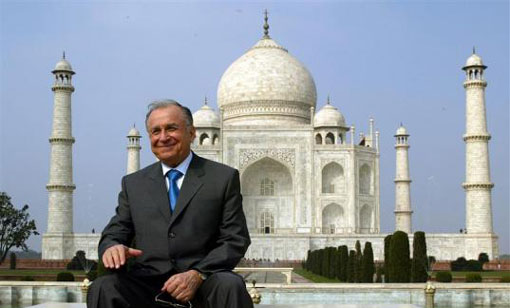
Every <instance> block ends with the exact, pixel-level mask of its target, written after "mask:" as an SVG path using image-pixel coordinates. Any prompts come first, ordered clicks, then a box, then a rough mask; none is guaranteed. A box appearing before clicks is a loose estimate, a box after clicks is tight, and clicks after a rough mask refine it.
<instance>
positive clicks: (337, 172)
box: [322, 162, 345, 194]
mask: <svg viewBox="0 0 510 308" xmlns="http://www.w3.org/2000/svg"><path fill="white" fill-rule="evenodd" d="M322 193H323V194H342V193H345V176H344V169H343V168H342V166H340V165H339V164H337V163H335V162H331V163H329V164H327V165H326V166H324V168H322Z"/></svg>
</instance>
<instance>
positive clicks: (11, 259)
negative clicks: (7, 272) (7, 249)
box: [9, 252, 16, 270]
mask: <svg viewBox="0 0 510 308" xmlns="http://www.w3.org/2000/svg"><path fill="white" fill-rule="evenodd" d="M9 268H10V269H12V270H14V269H16V254H15V253H14V252H11V254H10V255H9Z"/></svg>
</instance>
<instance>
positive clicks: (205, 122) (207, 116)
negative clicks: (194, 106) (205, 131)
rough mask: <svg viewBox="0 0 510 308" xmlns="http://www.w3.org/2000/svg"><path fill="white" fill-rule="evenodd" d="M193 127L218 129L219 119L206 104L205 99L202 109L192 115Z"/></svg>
mask: <svg viewBox="0 0 510 308" xmlns="http://www.w3.org/2000/svg"><path fill="white" fill-rule="evenodd" d="M193 126H195V127H203V128H207V127H220V117H219V116H218V114H217V113H216V112H215V111H214V109H212V108H211V107H209V105H208V104H207V97H206V98H205V100H204V105H203V106H202V108H200V109H199V110H197V111H196V112H195V113H193Z"/></svg>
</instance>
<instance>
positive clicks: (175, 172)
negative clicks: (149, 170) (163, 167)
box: [166, 169, 182, 182]
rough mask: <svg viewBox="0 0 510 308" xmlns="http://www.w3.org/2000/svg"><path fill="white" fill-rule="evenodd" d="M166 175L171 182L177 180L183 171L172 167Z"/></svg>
mask: <svg viewBox="0 0 510 308" xmlns="http://www.w3.org/2000/svg"><path fill="white" fill-rule="evenodd" d="M166 176H167V177H168V179H169V180H170V182H175V181H177V180H178V179H179V178H180V177H181V176H182V173H181V172H180V171H179V170H177V169H172V170H170V171H168V172H167V173H166Z"/></svg>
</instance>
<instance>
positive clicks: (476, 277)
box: [466, 273, 482, 282]
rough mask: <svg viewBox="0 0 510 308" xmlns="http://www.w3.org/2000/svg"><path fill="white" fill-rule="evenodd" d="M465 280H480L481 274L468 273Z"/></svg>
mask: <svg viewBox="0 0 510 308" xmlns="http://www.w3.org/2000/svg"><path fill="white" fill-rule="evenodd" d="M466 282H482V276H480V274H478V273H469V274H467V275H466Z"/></svg>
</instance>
